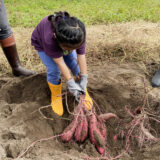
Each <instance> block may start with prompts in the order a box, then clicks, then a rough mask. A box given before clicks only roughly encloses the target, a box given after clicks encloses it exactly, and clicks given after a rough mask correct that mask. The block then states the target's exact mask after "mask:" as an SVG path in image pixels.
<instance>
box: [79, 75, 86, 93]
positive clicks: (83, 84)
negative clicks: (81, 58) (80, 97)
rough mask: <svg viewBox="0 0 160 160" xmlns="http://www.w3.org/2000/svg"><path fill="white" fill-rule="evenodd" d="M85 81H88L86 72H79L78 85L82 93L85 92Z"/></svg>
mask: <svg viewBox="0 0 160 160" xmlns="http://www.w3.org/2000/svg"><path fill="white" fill-rule="evenodd" d="M87 83H88V74H81V75H80V82H79V85H80V87H81V89H82V91H83V92H84V93H86V88H87Z"/></svg>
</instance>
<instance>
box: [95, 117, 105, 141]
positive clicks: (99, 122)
mask: <svg viewBox="0 0 160 160" xmlns="http://www.w3.org/2000/svg"><path fill="white" fill-rule="evenodd" d="M97 122H98V125H97V127H98V128H99V130H100V132H101V134H102V136H103V137H104V139H105V140H106V137H107V130H106V126H105V124H104V121H101V120H99V118H98V119H97Z"/></svg>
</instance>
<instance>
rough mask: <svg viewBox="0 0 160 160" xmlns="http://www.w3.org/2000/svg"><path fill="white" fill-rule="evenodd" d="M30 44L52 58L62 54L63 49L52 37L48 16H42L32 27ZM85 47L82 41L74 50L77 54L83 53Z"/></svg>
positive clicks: (52, 32)
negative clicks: (33, 27) (34, 26)
mask: <svg viewBox="0 0 160 160" xmlns="http://www.w3.org/2000/svg"><path fill="white" fill-rule="evenodd" d="M31 45H33V46H34V47H35V49H36V50H38V51H44V52H45V53H46V54H47V55H48V56H50V57H52V58H59V57H61V56H63V50H62V49H61V48H60V47H59V45H58V42H57V41H56V38H55V37H54V31H53V29H52V27H51V23H50V21H49V20H48V16H47V17H45V18H43V19H42V20H41V22H40V23H39V24H38V25H37V26H36V28H35V29H34V31H33V33H32V36H31ZM85 48H86V43H83V44H82V45H81V47H80V48H78V49H77V50H76V51H77V54H85Z"/></svg>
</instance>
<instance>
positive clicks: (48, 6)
mask: <svg viewBox="0 0 160 160" xmlns="http://www.w3.org/2000/svg"><path fill="white" fill-rule="evenodd" d="M5 5H6V8H7V12H8V15H9V21H10V23H11V26H13V27H15V26H23V27H35V26H36V25H37V24H38V23H39V21H40V20H41V19H42V18H43V17H45V16H46V15H49V14H52V13H53V11H59V10H62V11H64V10H66V11H68V12H69V13H70V14H71V15H72V16H76V17H78V18H79V19H81V20H82V21H83V22H84V23H85V24H86V25H91V24H107V23H115V22H126V21H133V20H139V19H142V20H145V21H151V22H160V0H5Z"/></svg>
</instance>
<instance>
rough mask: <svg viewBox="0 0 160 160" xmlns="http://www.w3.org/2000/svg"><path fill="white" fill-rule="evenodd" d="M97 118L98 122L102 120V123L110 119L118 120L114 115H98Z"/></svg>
mask: <svg viewBox="0 0 160 160" xmlns="http://www.w3.org/2000/svg"><path fill="white" fill-rule="evenodd" d="M98 118H99V119H100V120H103V121H107V120H109V119H110V118H117V119H119V118H118V116H117V115H116V114H114V113H105V114H100V115H99V116H98Z"/></svg>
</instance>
